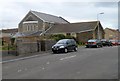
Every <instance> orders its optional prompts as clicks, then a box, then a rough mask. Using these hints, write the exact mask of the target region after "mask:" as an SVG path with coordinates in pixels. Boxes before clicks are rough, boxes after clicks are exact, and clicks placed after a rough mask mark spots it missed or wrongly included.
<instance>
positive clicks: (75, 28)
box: [46, 21, 98, 34]
mask: <svg viewBox="0 0 120 81" xmlns="http://www.w3.org/2000/svg"><path fill="white" fill-rule="evenodd" d="M97 24H98V21H91V22H80V23H70V24H55V25H54V26H53V27H52V28H51V29H49V30H48V31H47V32H46V33H51V34H52V33H72V32H75V33H80V32H84V31H92V30H94V29H95V27H96V26H97Z"/></svg>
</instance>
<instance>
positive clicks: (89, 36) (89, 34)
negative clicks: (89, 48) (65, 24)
mask: <svg viewBox="0 0 120 81" xmlns="http://www.w3.org/2000/svg"><path fill="white" fill-rule="evenodd" d="M76 36H77V41H79V42H83V43H84V42H87V40H89V39H92V38H93V32H92V31H91V32H83V33H77V34H76Z"/></svg>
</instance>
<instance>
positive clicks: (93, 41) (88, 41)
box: [88, 40, 96, 42]
mask: <svg viewBox="0 0 120 81" xmlns="http://www.w3.org/2000/svg"><path fill="white" fill-rule="evenodd" d="M88 42H96V40H88Z"/></svg>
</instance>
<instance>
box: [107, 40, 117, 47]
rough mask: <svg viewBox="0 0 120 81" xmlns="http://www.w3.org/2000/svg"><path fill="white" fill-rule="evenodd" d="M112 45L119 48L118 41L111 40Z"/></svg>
mask: <svg viewBox="0 0 120 81" xmlns="http://www.w3.org/2000/svg"><path fill="white" fill-rule="evenodd" d="M109 41H110V42H111V43H112V45H114V46H117V45H118V40H109Z"/></svg>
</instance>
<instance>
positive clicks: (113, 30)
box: [105, 28, 119, 32]
mask: <svg viewBox="0 0 120 81" xmlns="http://www.w3.org/2000/svg"><path fill="white" fill-rule="evenodd" d="M105 30H110V31H112V32H119V31H118V30H115V29H111V28H105Z"/></svg>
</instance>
